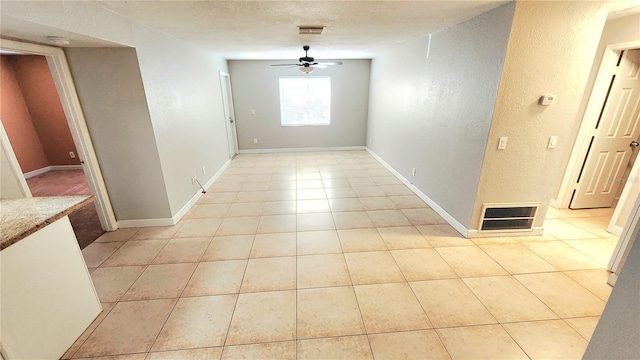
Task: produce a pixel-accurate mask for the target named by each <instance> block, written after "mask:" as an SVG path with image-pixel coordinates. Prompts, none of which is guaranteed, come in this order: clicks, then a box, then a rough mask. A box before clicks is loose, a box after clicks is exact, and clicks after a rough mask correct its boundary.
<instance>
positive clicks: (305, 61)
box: [271, 45, 342, 74]
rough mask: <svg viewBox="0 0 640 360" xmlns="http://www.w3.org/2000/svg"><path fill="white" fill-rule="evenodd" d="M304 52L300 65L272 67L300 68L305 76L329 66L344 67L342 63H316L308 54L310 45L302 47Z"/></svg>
mask: <svg viewBox="0 0 640 360" xmlns="http://www.w3.org/2000/svg"><path fill="white" fill-rule="evenodd" d="M302 50H304V56H303V57H301V58H299V59H298V61H299V63H298V64H274V65H271V66H290V67H293V66H299V67H300V71H302V72H303V73H305V74H309V73H310V72H312V71H313V70H314V69H315V68H319V69H324V68H326V67H327V66H329V65H342V62H340V61H333V62H321V63H318V62H316V61H315V59H314V58H313V57H311V56H309V55H308V54H307V52H308V51H309V45H304V46H303V47H302Z"/></svg>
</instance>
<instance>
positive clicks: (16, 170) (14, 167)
mask: <svg viewBox="0 0 640 360" xmlns="http://www.w3.org/2000/svg"><path fill="white" fill-rule="evenodd" d="M0 146H2V150H3V151H4V153H5V154H7V158H8V159H9V166H10V167H11V169H10V170H11V173H12V174H13V176H14V177H15V179H16V180H18V183H19V184H20V192H21V193H22V197H31V189H29V185H27V180H26V179H25V177H24V176H22V169H21V168H20V163H18V158H16V153H15V152H14V151H13V147H11V142H10V141H9V137H8V136H7V132H6V131H5V129H4V124H3V123H2V119H0ZM1 171H5V169H2V170H1Z"/></svg>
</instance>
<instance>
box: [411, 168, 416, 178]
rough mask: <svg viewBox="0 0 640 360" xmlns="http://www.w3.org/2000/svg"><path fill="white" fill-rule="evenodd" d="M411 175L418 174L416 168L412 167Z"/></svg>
mask: <svg viewBox="0 0 640 360" xmlns="http://www.w3.org/2000/svg"><path fill="white" fill-rule="evenodd" d="M411 175H412V176H416V168H413V169H411Z"/></svg>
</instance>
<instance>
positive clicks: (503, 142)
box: [498, 136, 509, 150]
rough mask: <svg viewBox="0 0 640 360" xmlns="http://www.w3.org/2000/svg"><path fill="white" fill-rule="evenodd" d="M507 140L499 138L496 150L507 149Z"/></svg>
mask: <svg viewBox="0 0 640 360" xmlns="http://www.w3.org/2000/svg"><path fill="white" fill-rule="evenodd" d="M508 139H509V138H508V137H506V136H501V137H500V140H499V141H498V150H504V149H506V148H507V140H508Z"/></svg>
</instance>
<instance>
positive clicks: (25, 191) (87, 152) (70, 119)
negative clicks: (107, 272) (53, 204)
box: [0, 39, 117, 247]
mask: <svg viewBox="0 0 640 360" xmlns="http://www.w3.org/2000/svg"><path fill="white" fill-rule="evenodd" d="M1 53H2V54H3V55H5V54H11V56H16V59H17V57H21V56H22V57H24V58H29V59H32V60H33V59H36V61H38V62H39V65H40V67H41V68H42V67H43V68H46V69H48V74H49V76H50V78H51V80H52V84H50V86H51V88H52V89H50V91H49V93H55V95H56V97H57V99H56V100H57V101H58V103H59V105H60V107H61V113H59V114H58V115H59V116H58V117H59V118H61V119H62V121H61V122H60V121H58V122H57V123H56V126H54V128H51V126H53V125H52V124H51V123H50V122H49V121H44V122H43V123H44V125H42V128H43V130H41V131H40V132H39V133H38V131H36V129H35V128H36V126H34V123H33V120H32V121H31V125H30V126H31V132H32V134H36V136H37V137H38V139H37V140H35V139H33V138H31V139H30V140H29V141H31V142H32V143H33V144H35V147H36V148H37V147H38V144H39V146H40V148H41V150H44V147H45V146H43V143H47V144H48V145H47V148H49V149H53V148H55V146H49V145H50V144H49V143H54V145H55V141H54V140H61V139H62V138H65V141H66V145H63V146H60V147H61V149H56V150H55V151H53V150H52V151H53V152H55V153H56V155H55V156H54V155H53V153H50V154H49V153H44V155H43V153H42V152H41V153H40V163H38V162H37V161H36V162H34V163H30V164H29V170H26V169H24V168H23V167H27V166H26V165H25V166H23V164H21V163H20V161H18V158H17V157H16V151H15V150H16V149H14V147H13V146H12V143H15V142H14V139H10V138H9V137H10V135H9V136H7V135H8V134H7V132H5V130H4V126H3V129H2V130H3V131H2V134H4V135H3V136H1V137H0V141H1V142H2V144H1V145H2V147H3V149H5V150H6V151H7V152H10V154H9V158H10V159H11V160H10V161H11V164H10V165H11V166H9V167H7V168H6V169H4V170H5V171H11V172H12V173H13V176H14V177H15V178H17V179H20V181H19V183H20V187H21V188H20V189H17V192H16V194H14V195H15V196H14V197H30V196H32V195H35V196H48V195H75V194H81V195H85V194H86V195H88V194H93V195H94V196H95V202H94V204H95V205H93V204H92V205H91V208H92V209H93V210H92V211H91V212H92V213H93V214H94V215H95V216H97V219H96V217H93V219H92V220H91V221H86V218H87V216H86V214H85V216H83V215H82V213H81V212H78V213H77V214H75V215H73V214H72V216H70V219H71V221H72V223H73V222H74V220H73V218H74V217H76V218H81V219H82V220H81V221H76V223H77V224H80V223H81V222H84V223H89V222H93V224H83V226H87V225H91V227H92V230H91V231H89V232H93V235H90V236H89V237H96V238H97V236H96V234H97V233H102V232H104V231H113V230H116V229H117V223H116V220H115V215H114V213H113V209H112V207H111V202H110V200H109V196H108V193H107V191H106V186H105V184H104V180H103V178H102V173H101V171H100V167H99V165H98V162H97V157H96V155H95V151H94V149H93V144H92V142H91V138H90V136H89V131H88V129H87V125H86V122H85V119H84V115H83V114H82V110H81V108H80V103H79V100H78V97H77V93H76V90H75V87H74V85H73V81H72V78H71V72H70V70H69V66H68V64H67V61H66V57H65V55H64V52H63V51H62V49H60V48H54V47H49V46H43V45H36V44H28V43H21V42H18V41H12V40H4V39H3V42H2V48H1ZM5 61H6V62H5ZM5 64H9V61H8V60H6V59H4V56H3V66H4V65H5ZM32 82H33V84H31V85H29V86H31V87H34V88H36V90H42V87H43V82H42V81H40V80H39V79H38V78H37V77H34V78H33V79H32ZM25 86H26V85H25ZM18 87H20V86H18ZM35 94H36V95H33V94H32V95H33V96H32V95H30V96H32V98H33V99H35V100H33V99H32V101H31V102H33V103H35V105H34V108H35V109H36V110H38V111H41V112H42V111H44V112H45V114H44V115H43V118H47V117H50V116H51V114H49V113H46V112H47V111H51V107H50V106H49V105H47V104H45V101H44V99H43V98H40V97H41V96H42V95H41V94H39V93H38V92H36V93H35ZM3 97H4V94H3ZM23 102H25V101H24V98H23ZM23 105H26V102H25V104H23ZM23 110H24V109H23ZM31 111H32V109H27V110H26V112H27V113H28V115H31ZM59 112H60V111H59ZM3 120H4V121H6V120H5V119H3ZM23 125H24V124H23ZM62 128H64V130H60V129H62ZM65 131H66V132H65ZM9 132H11V131H9ZM62 133H65V135H64V136H63V135H61V134H62ZM22 139H23V140H24V139H25V138H24V137H23V138H22ZM26 139H28V138H26ZM58 145H59V144H58ZM26 148H27V149H28V150H29V149H30V150H33V149H32V148H33V146H26ZM69 149H72V150H69ZM72 153H73V154H72ZM29 155H33V154H29ZM48 155H49V157H51V158H53V157H56V158H57V160H56V161H55V162H48V163H44V165H46V166H43V163H42V159H43V158H44V160H45V161H49V158H48V157H47V156H48ZM27 157H28V156H27ZM36 158H37V156H36ZM61 159H62V160H61ZM60 161H62V165H60V164H59V162H60ZM27 162H29V161H27ZM25 173H26V174H25ZM25 175H26V177H25ZM55 175H63V176H55ZM38 177H40V178H38ZM25 178H28V179H26V180H25ZM56 178H57V180H56ZM29 183H31V184H29ZM43 184H44V185H43ZM30 186H31V187H32V189H33V191H32V189H30ZM54 188H57V189H58V190H61V191H58V193H53V192H54V190H55V189H54ZM81 210H83V209H81ZM85 211H88V210H85ZM96 220H97V221H96ZM79 226H80V225H79ZM80 227H82V226H80ZM74 228H76V226H74ZM78 235H79V234H78V233H77V234H76V236H77V237H79V236H78ZM92 240H93V239H92ZM87 241H88V240H81V239H80V237H79V244H80V245H81V246H82V247H84V246H86V245H88V243H87ZM89 243H90V241H89Z"/></svg>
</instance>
